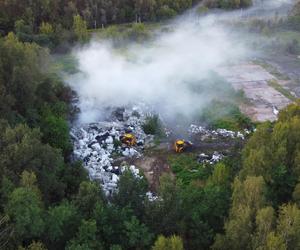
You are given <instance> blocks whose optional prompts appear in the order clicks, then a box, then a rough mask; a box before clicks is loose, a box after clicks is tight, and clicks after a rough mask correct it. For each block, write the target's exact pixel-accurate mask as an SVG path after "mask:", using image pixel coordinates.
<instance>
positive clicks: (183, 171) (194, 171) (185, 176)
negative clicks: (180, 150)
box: [168, 154, 212, 185]
mask: <svg viewBox="0 0 300 250" xmlns="http://www.w3.org/2000/svg"><path fill="white" fill-rule="evenodd" d="M168 163H169V164H170V166H171V169H172V171H173V173H174V174H175V175H176V177H177V178H179V179H180V180H181V181H182V183H183V184H185V185H188V184H189V183H190V182H192V181H197V180H206V179H207V178H208V177H209V175H210V174H211V172H212V168H210V167H209V166H206V165H203V164H200V163H199V162H198V161H197V156H196V155H195V154H177V155H170V156H169V157H168Z"/></svg>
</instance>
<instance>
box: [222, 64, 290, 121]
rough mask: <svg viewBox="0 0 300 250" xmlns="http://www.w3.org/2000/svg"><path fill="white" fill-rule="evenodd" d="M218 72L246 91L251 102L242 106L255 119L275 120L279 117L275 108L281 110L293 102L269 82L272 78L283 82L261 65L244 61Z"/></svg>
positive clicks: (236, 87)
mask: <svg viewBox="0 0 300 250" xmlns="http://www.w3.org/2000/svg"><path fill="white" fill-rule="evenodd" d="M217 72H218V73H219V74H220V75H221V76H222V77H224V78H225V79H226V80H227V81H228V82H230V83H231V84H232V86H233V87H234V89H236V90H243V91H244V93H245V96H246V98H247V99H249V104H247V105H246V104H241V105H240V108H241V110H242V112H244V113H245V114H246V115H248V116H249V117H250V118H251V119H252V120H254V121H258V122H264V121H267V120H269V121H274V120H276V119H277V114H276V111H275V109H278V110H281V109H283V108H285V107H286V106H287V105H288V104H290V103H291V100H289V99H288V98H287V97H285V96H284V95H283V94H281V93H280V92H279V91H277V90H276V89H274V88H273V87H271V86H270V85H269V84H268V81H270V80H276V81H277V82H278V83H279V84H281V82H280V81H279V80H278V79H277V78H276V77H275V76H274V75H272V74H270V73H269V72H268V71H267V70H266V69H264V68H263V67H262V66H260V65H256V64H253V63H243V64H239V65H235V66H230V67H224V68H219V69H218V70H217ZM274 108H275V109H274ZM274 111H275V112H274Z"/></svg>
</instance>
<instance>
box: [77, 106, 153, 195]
mask: <svg viewBox="0 0 300 250" xmlns="http://www.w3.org/2000/svg"><path fill="white" fill-rule="evenodd" d="M145 118H146V115H145V114H144V113H143V112H142V111H141V110H139V108H138V107H134V108H130V109H125V108H117V109H114V110H113V111H112V113H111V117H110V119H109V120H108V121H105V122H98V123H92V124H83V125H79V126H76V127H73V128H72V129H71V137H72V138H73V144H74V157H75V158H76V159H78V160H82V161H83V163H84V167H85V168H86V169H87V171H88V173H89V177H90V179H92V180H98V181H99V182H100V183H101V185H102V188H103V191H104V193H105V194H106V195H110V194H112V193H113V192H115V191H116V190H117V186H118V181H119V176H120V175H121V174H122V172H124V171H125V170H126V169H128V170H130V171H131V172H132V173H133V174H134V175H135V176H136V177H137V178H141V176H140V175H139V169H137V168H136V167H135V166H126V164H125V163H123V164H121V163H120V164H119V165H116V164H115V160H114V159H116V158H118V159H119V160H120V159H122V158H124V160H126V158H130V157H140V156H141V153H142V150H143V148H144V145H145V144H147V143H150V142H151V141H152V140H153V136H149V135H146V134H145V133H144V131H143V129H142V125H143V123H144V121H145ZM125 133H132V134H134V136H135V137H136V139H137V145H136V146H135V147H130V148H129V147H126V146H125V145H122V144H121V143H120V136H122V135H124V134H125Z"/></svg>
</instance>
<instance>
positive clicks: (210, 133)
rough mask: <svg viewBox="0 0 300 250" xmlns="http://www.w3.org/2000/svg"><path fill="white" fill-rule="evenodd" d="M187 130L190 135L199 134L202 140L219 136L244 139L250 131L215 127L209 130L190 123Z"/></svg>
mask: <svg viewBox="0 0 300 250" xmlns="http://www.w3.org/2000/svg"><path fill="white" fill-rule="evenodd" d="M188 132H189V133H190V135H201V137H202V140H205V139H218V138H220V137H223V138H231V139H234V138H240V139H242V140H244V139H245V135H248V134H250V133H251V131H249V130H247V129H245V130H244V131H243V132H240V131H237V132H235V131H231V130H227V129H221V128H220V129H216V130H210V129H207V128H205V127H202V126H197V125H195V124H191V125H190V127H189V130H188Z"/></svg>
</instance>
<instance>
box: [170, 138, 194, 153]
mask: <svg viewBox="0 0 300 250" xmlns="http://www.w3.org/2000/svg"><path fill="white" fill-rule="evenodd" d="M190 145H191V143H190V142H187V141H185V140H181V139H180V140H176V141H175V143H174V149H175V152H176V153H182V152H183V151H184V150H185V149H186V148H187V147H189V146H190Z"/></svg>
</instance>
